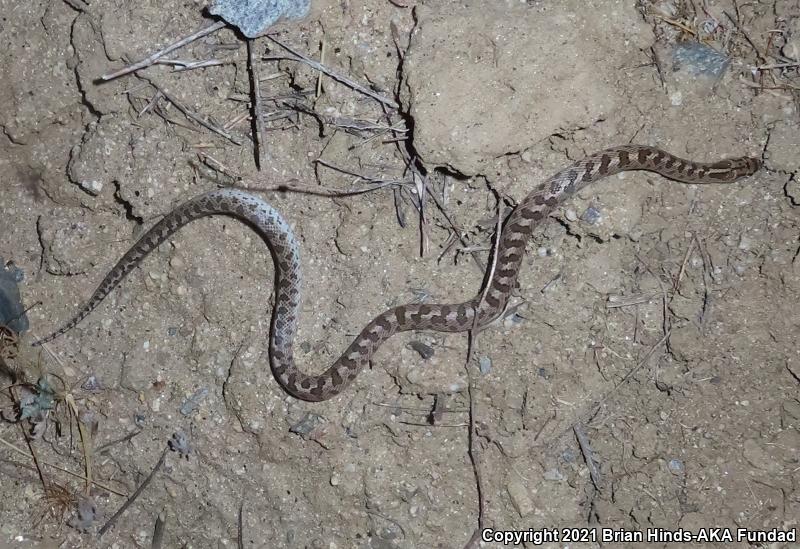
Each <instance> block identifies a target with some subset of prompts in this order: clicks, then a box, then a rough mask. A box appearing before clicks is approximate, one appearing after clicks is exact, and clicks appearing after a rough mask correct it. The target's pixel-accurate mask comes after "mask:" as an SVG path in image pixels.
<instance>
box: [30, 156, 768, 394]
mask: <svg viewBox="0 0 800 549" xmlns="http://www.w3.org/2000/svg"><path fill="white" fill-rule="evenodd" d="M760 167H761V161H760V159H758V158H753V157H740V158H730V159H726V160H720V161H718V162H713V163H701V162H694V161H690V160H684V159H682V158H679V157H677V156H673V155H672V154H669V153H667V152H665V151H663V150H660V149H657V148H655V147H651V146H647V145H623V146H618V147H613V148H609V149H606V150H602V151H600V152H597V153H594V154H591V155H589V156H587V157H586V158H584V159H583V160H579V161H576V162H574V163H573V164H572V165H570V166H568V167H566V168H564V169H562V170H561V171H559V172H558V173H556V174H555V175H553V176H551V177H550V178H548V179H547V180H545V181H544V182H543V183H540V184H539V185H538V186H537V187H536V188H535V189H533V190H532V191H531V192H530V193H529V194H528V195H527V196H526V197H525V198H524V199H523V200H522V201H521V202H520V203H519V204H518V205H517V207H516V208H515V209H514V210H513V211H512V212H511V214H509V216H508V217H507V218H506V220H505V222H504V223H503V225H502V228H501V229H500V234H499V237H498V238H497V245H496V247H495V249H494V252H493V254H494V255H493V262H492V265H493V267H491V268H490V269H489V270H488V275H487V276H486V277H485V285H484V287H483V290H482V291H481V292H479V293H478V295H477V296H476V297H475V298H473V299H471V300H470V301H466V302H464V303H456V304H429V303H424V302H423V303H410V304H406V305H400V306H396V307H392V308H390V309H388V310H386V311H385V312H383V313H381V314H379V315H378V316H376V317H375V318H374V319H372V321H370V322H369V323H368V324H367V325H366V326H365V327H364V329H363V330H361V332H360V333H359V334H358V336H357V337H356V338H355V339H354V340H353V342H352V343H351V344H350V346H349V347H347V348H346V349H345V351H344V352H343V353H342V355H341V356H340V357H339V358H338V359H337V360H336V361H335V362H334V363H333V364H332V365H331V366H330V367H328V368H327V369H326V370H325V371H324V372H322V373H320V374H318V375H311V374H307V373H304V372H303V371H301V370H300V369H298V367H297V366H296V364H295V360H294V352H293V349H294V338H295V333H296V331H297V325H298V319H299V313H300V305H301V281H302V272H301V268H300V248H299V245H298V242H297V238H296V237H295V235H294V232H293V231H292V229H291V227H290V226H289V223H288V222H287V221H286V220H285V219H284V217H283V216H282V215H281V214H280V212H278V210H276V209H275V208H274V207H273V206H271V205H270V204H269V203H267V202H266V201H264V200H263V199H261V198H260V197H258V196H256V195H254V194H252V193H249V192H246V191H244V190H241V189H236V188H232V187H226V188H220V189H216V190H213V191H210V192H207V193H205V194H201V195H199V196H196V197H194V198H191V199H190V200H188V201H187V202H185V203H183V204H181V205H179V206H178V207H176V208H175V209H173V210H172V211H171V212H170V213H168V214H167V215H165V216H164V217H163V218H162V219H161V220H160V221H159V222H158V223H156V224H155V225H154V226H153V227H152V228H151V229H150V230H149V231H147V232H146V233H145V234H144V235H142V236H141V238H140V239H139V240H138V241H137V242H136V243H135V244H134V245H133V246H132V247H131V248H130V249H129V250H128V251H127V252H126V253H125V255H123V256H122V258H121V259H120V260H119V261H118V262H117V263H116V265H115V266H114V267H113V268H112V269H111V270H110V271H109V272H108V274H107V275H106V276H105V278H104V279H103V281H102V282H101V283H100V285H99V286H98V287H97V289H96V290H95V291H94V293H93V294H92V296H91V297H90V298H89V300H88V301H86V303H85V304H84V305H83V306H82V307H81V308H80V309H78V311H77V312H76V313H75V314H74V316H72V317H71V318H70V319H69V320H68V321H66V323H64V324H63V325H62V327H60V328H58V329H57V330H56V331H54V332H53V333H51V334H50V335H48V336H46V337H44V338H42V339H40V340H38V341H36V342H34V343H33V345H41V344H43V343H46V342H48V341H51V340H53V339H55V338H56V337H58V336H60V335H61V334H63V333H65V332H66V331H68V330H70V329H71V328H73V327H74V326H75V325H77V324H78V323H79V322H80V321H81V320H83V319H84V318H85V317H86V316H87V315H88V314H89V313H90V312H92V310H94V309H95V308H96V307H97V306H98V305H99V304H100V303H101V302H102V301H103V299H104V298H105V297H106V296H108V294H109V293H111V291H112V290H113V289H114V288H116V287H117V285H118V284H119V283H120V282H121V281H122V280H123V279H124V278H125V277H126V276H127V275H128V274H129V273H130V272H131V271H132V270H133V269H134V268H135V267H136V266H137V265H139V264H140V263H141V261H142V260H143V259H144V258H145V257H146V256H147V254H149V253H150V252H152V251H153V250H154V249H156V248H157V247H158V246H159V245H160V244H161V243H162V242H164V241H165V240H166V239H167V238H169V237H170V236H171V235H172V234H174V233H175V232H176V231H178V230H179V229H180V228H181V227H183V226H185V225H187V224H188V223H191V222H192V221H194V220H196V219H199V218H202V217H206V216H211V215H225V216H230V217H234V218H236V219H238V220H240V221H243V222H244V223H245V224H247V225H249V226H250V227H251V228H252V229H253V230H254V231H255V232H256V233H257V234H258V235H259V236H260V237H261V238H262V239H263V240H264V241H265V243H266V244H267V247H268V248H269V250H270V251H271V254H272V258H273V261H274V266H275V268H274V271H275V291H274V306H273V314H272V321H271V326H270V335H269V361H270V366H271V368H272V372H273V374H274V376H275V379H276V380H277V381H278V383H279V384H280V385H281V386H282V387H283V389H284V390H285V391H286V392H287V393H289V394H290V395H292V396H294V397H296V398H299V399H301V400H306V401H312V402H319V401H323V400H327V399H330V398H332V397H334V396H336V395H338V394H339V393H341V392H342V391H343V390H344V389H345V388H346V387H347V386H348V385H350V383H352V381H353V380H354V379H355V378H356V376H357V375H358V374H359V372H360V371H361V370H362V369H363V368H364V367H365V365H367V364H368V363H369V362H370V361H371V359H372V356H373V355H374V354H375V352H376V350H377V349H378V348H379V347H380V345H381V344H382V343H383V342H384V341H386V340H387V339H389V338H390V337H392V336H393V335H394V334H396V333H398V332H405V331H409V330H433V331H439V332H466V331H470V330H474V329H480V328H484V327H486V326H487V325H488V324H490V323H491V322H492V321H494V320H495V319H497V318H498V317H499V316H500V315H502V314H503V311H504V310H505V308H506V305H507V304H508V302H509V299H510V297H511V294H512V290H514V289H515V287H516V283H517V277H518V275H519V270H520V266H521V264H522V260H523V257H524V255H525V247H526V243H527V241H528V239H529V237H530V236H531V234H532V232H533V230H534V228H535V227H536V226H537V225H540V224H541V223H542V222H543V221H544V220H545V218H546V217H548V215H549V214H550V213H551V212H552V211H553V210H554V209H555V208H556V207H557V206H558V205H559V204H560V203H562V202H563V201H564V200H565V199H567V198H568V197H569V196H570V195H573V194H575V193H576V192H577V191H579V190H580V189H582V188H584V187H585V186H586V185H588V184H590V183H593V182H595V181H598V180H600V179H603V178H605V177H608V176H610V175H613V174H616V173H619V172H623V171H630V170H644V171H648V172H654V173H657V174H660V175H661V176H663V177H666V178H668V179H672V180H675V181H679V182H683V183H690V184H692V183H697V184H699V183H733V182H734V181H737V180H738V179H741V178H743V177H746V176H750V175H753V174H754V173H756V172H757V171H758V170H759V168H760Z"/></svg>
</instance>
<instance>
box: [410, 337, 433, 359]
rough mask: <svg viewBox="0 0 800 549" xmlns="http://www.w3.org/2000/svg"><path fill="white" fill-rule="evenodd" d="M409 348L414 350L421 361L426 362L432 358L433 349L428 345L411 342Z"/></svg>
mask: <svg viewBox="0 0 800 549" xmlns="http://www.w3.org/2000/svg"><path fill="white" fill-rule="evenodd" d="M408 346H409V347H411V348H412V349H414V350H415V351H416V352H417V353H418V354H419V356H421V357H422V359H423V360H428V359H429V358H431V357H433V354H434V349H433V347H431V346H430V345H427V344H425V343H423V342H421V341H416V340H415V341H411V342H409V344H408Z"/></svg>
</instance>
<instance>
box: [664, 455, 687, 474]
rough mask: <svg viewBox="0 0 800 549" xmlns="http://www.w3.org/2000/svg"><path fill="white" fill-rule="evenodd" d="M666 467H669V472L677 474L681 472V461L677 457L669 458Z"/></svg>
mask: <svg viewBox="0 0 800 549" xmlns="http://www.w3.org/2000/svg"><path fill="white" fill-rule="evenodd" d="M667 467H669V470H670V472H671V473H673V474H676V475H678V474H680V473H683V462H682V461H681V460H679V459H671V460H669V463H668V464H667Z"/></svg>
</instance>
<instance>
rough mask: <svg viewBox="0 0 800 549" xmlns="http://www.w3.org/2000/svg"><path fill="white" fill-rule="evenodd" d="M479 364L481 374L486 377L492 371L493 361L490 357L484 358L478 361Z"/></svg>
mask: <svg viewBox="0 0 800 549" xmlns="http://www.w3.org/2000/svg"><path fill="white" fill-rule="evenodd" d="M478 364H479V367H480V370H481V374H483V375H486V374H488V373H489V372H491V371H492V359H491V358H489V357H488V356H482V357H481V358H480V360H478Z"/></svg>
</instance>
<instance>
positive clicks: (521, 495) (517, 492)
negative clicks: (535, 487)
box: [506, 482, 534, 517]
mask: <svg viewBox="0 0 800 549" xmlns="http://www.w3.org/2000/svg"><path fill="white" fill-rule="evenodd" d="M506 490H507V491H508V495H509V496H510V497H511V504H512V505H513V506H514V509H516V510H517V513H519V516H521V517H524V516H526V515H529V514H531V513H532V512H533V511H534V507H533V501H531V498H530V496H529V495H528V490H526V489H525V487H524V486H523V485H522V484H520V483H519V482H512V483H511V484H509V485H508V486H506Z"/></svg>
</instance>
